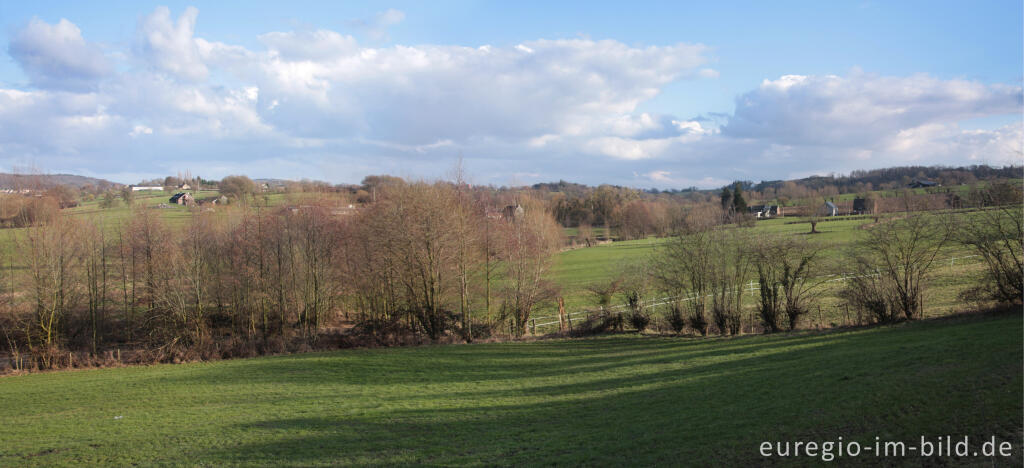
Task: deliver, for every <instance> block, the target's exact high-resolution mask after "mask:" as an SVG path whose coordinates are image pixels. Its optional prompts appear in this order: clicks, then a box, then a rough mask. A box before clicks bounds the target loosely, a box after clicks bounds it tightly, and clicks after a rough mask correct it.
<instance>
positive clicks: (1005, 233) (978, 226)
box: [954, 184, 1024, 303]
mask: <svg viewBox="0 0 1024 468" xmlns="http://www.w3.org/2000/svg"><path fill="white" fill-rule="evenodd" d="M970 198H971V201H972V202H973V203H974V204H975V206H979V207H980V209H979V210H978V211H975V212H970V213H965V214H963V215H961V216H960V217H959V219H958V221H959V222H958V223H957V225H956V227H955V230H954V232H955V240H956V241H957V242H959V243H960V244H961V245H964V246H966V247H969V248H971V249H972V250H974V252H976V253H977V255H979V256H981V258H982V259H983V260H984V261H985V266H986V272H985V273H986V275H985V282H984V283H983V284H982V285H980V286H979V287H978V288H976V289H975V290H974V291H972V292H973V293H975V294H976V295H977V294H980V295H982V296H985V297H987V298H991V299H995V300H998V301H1003V302H1017V303H1020V302H1021V301H1022V299H1024V219H1022V218H1024V214H1022V213H1024V212H1022V210H1021V200H1022V195H1021V189H1020V186H1019V185H1011V184H993V185H992V186H990V187H987V188H985V189H983V190H978V191H976V192H975V193H973V194H972V196H971V197H970Z"/></svg>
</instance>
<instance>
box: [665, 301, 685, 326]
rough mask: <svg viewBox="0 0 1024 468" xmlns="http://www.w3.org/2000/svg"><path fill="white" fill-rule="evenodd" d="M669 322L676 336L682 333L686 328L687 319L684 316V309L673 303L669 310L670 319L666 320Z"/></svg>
mask: <svg viewBox="0 0 1024 468" xmlns="http://www.w3.org/2000/svg"><path fill="white" fill-rule="evenodd" d="M665 320H666V321H667V322H668V326H669V328H671V329H672V331H674V332H676V334H679V333H682V332H683V329H684V328H686V317H685V316H683V307H682V306H681V305H679V303H676V302H673V303H672V306H671V307H670V308H669V312H668V317H666V319H665Z"/></svg>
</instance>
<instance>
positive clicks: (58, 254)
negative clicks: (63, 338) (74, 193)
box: [19, 216, 82, 367]
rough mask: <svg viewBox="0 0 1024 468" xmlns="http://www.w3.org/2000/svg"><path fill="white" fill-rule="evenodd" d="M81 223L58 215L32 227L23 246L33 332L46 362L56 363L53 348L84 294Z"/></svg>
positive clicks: (55, 346)
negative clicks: (44, 223)
mask: <svg viewBox="0 0 1024 468" xmlns="http://www.w3.org/2000/svg"><path fill="white" fill-rule="evenodd" d="M80 232H82V229H81V225H80V223H79V222H77V221H76V220H74V219H71V218H68V217H64V216H58V217H57V218H56V219H55V220H54V221H53V222H52V223H51V224H49V225H40V226H34V227H32V228H29V229H28V230H26V231H25V236H24V238H23V239H22V240H21V243H20V244H21V245H20V247H19V248H20V250H21V251H22V252H24V253H25V259H26V261H27V263H28V280H29V285H28V286H29V288H28V289H29V291H30V295H29V296H28V297H29V298H30V300H31V301H32V304H33V321H32V329H33V334H34V335H35V336H36V338H37V340H36V342H37V343H39V344H40V345H41V346H42V347H43V352H42V353H40V355H41V357H42V360H43V362H42V364H43V365H44V367H50V366H52V365H53V362H51V360H50V359H51V357H52V352H53V351H54V350H55V349H56V348H57V347H58V346H59V339H60V332H61V328H62V326H63V323H64V320H65V319H66V318H67V316H68V315H69V314H70V313H71V312H72V311H73V310H74V308H75V307H76V306H77V305H78V303H79V301H80V300H81V297H82V290H81V287H80V285H81V281H80V279H79V278H78V276H77V275H78V273H79V271H80V269H79V268H80V262H81V251H80V245H81V243H80V242H79V241H78V239H77V236H78V234H79V233H80Z"/></svg>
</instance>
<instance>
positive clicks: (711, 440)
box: [0, 312, 1024, 466]
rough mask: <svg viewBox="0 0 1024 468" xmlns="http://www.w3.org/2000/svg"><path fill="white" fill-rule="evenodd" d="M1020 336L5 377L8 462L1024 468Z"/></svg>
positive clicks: (728, 342)
mask: <svg viewBox="0 0 1024 468" xmlns="http://www.w3.org/2000/svg"><path fill="white" fill-rule="evenodd" d="M1022 332H1024V330H1022V320H1021V315H1020V314H1019V313H1016V312H1013V313H1003V314H994V315H975V316H962V317H954V318H945V319H932V320H925V321H919V322H914V323H907V324H901V325H895V326H885V327H877V328H869V329H855V330H845V331H832V332H803V333H797V334H784V335H776V336H748V337H738V338H731V339H730V338H707V339H687V338H668V337H641V336H635V335H613V336H602V337H599V338H591V339H575V340H545V341H535V342H516V343H493V344H473V345H457V346H425V347H418V348H391V349H373V350H348V351H338V352H330V353H309V354H300V355H291V356H278V357H264V358H257V359H240V360H231V361H221V362H210V363H192V364H182V365H154V366H145V367H129V368H110V369H98V370H85V371H72V372H53V373H38V374H29V375H21V376H12V377H4V378H0V414H2V415H3V418H2V420H3V424H0V440H3V444H0V465H3V466H72V465H74V466H78V465H83V464H105V465H118V466H125V465H133V464H137V465H216V466H232V465H251V464H256V465H264V466H326V465H332V466H336V465H363V466H365V465H410V464H427V465H518V466H522V465H551V464H558V465H581V464H582V465H607V466H621V465H665V464H687V465H707V464H711V463H714V464H723V463H729V464H753V463H761V462H763V461H764V460H763V459H762V458H760V455H759V454H758V447H759V444H760V443H761V442H762V441H766V440H772V441H774V440H821V441H828V440H833V441H834V440H836V438H837V437H840V436H841V437H843V439H844V440H847V441H859V442H860V443H864V444H870V443H872V442H873V441H874V438H875V437H880V438H882V439H883V440H903V441H906V442H907V443H908V444H909V443H916V441H918V440H919V439H920V437H921V436H926V437H935V436H938V435H946V434H953V435H961V436H962V435H969V436H971V437H972V440H982V439H984V440H987V439H988V438H989V437H991V436H995V437H997V438H998V439H999V440H1004V441H1011V442H1012V443H1013V444H1014V451H1013V453H1014V458H1012V459H1009V460H1007V459H1002V460H996V463H997V464H1006V465H1014V464H1015V465H1017V466H1019V465H1020V463H1021V447H1020V445H1019V442H1020V434H1021V433H1020V414H1021V411H1022V406H1021V402H1022V390H1021V388H1022V385H1024V382H1022V375H1021V374H1022V371H1021V365H1022V359H1024V357H1022V350H1021V346H1020V336H1021V334H1022ZM776 461H779V460H776ZM790 461H796V462H797V463H798V464H806V463H814V462H819V461H820V460H813V459H805V460H803V461H802V462H801V461H797V460H792V459H791V460H790ZM847 461H849V460H847ZM861 461H864V460H861ZM867 461H868V462H872V463H879V462H880V463H884V464H905V465H913V466H917V465H920V464H921V463H922V459H921V458H918V457H912V458H905V459H885V460H884V461H883V460H881V459H870V460H867ZM933 461H936V460H933ZM925 462H926V461H925ZM960 462H961V463H973V464H984V465H986V466H988V465H989V464H991V463H992V460H989V459H968V460H961V461H960Z"/></svg>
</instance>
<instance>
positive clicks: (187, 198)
mask: <svg viewBox="0 0 1024 468" xmlns="http://www.w3.org/2000/svg"><path fill="white" fill-rule="evenodd" d="M170 201H171V203H174V204H176V205H187V206H192V205H195V204H196V199H195V198H194V197H192V194H191V193H188V192H178V193H176V194H174V196H173V197H171V200H170Z"/></svg>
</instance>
